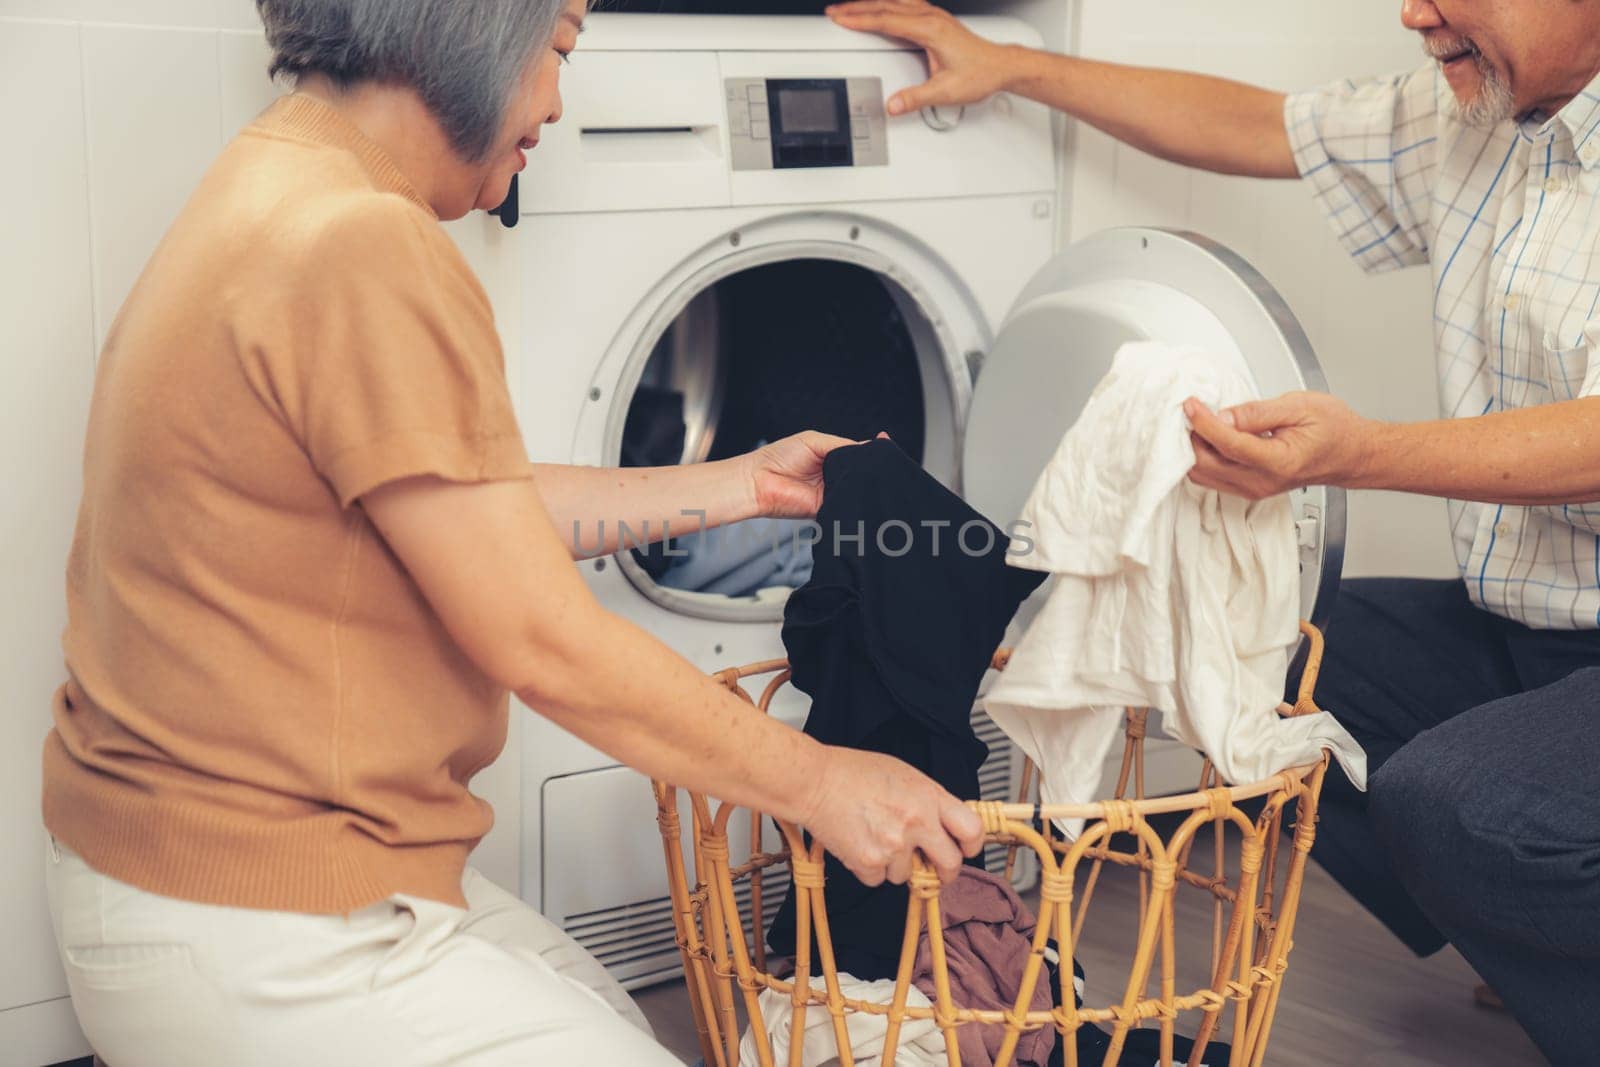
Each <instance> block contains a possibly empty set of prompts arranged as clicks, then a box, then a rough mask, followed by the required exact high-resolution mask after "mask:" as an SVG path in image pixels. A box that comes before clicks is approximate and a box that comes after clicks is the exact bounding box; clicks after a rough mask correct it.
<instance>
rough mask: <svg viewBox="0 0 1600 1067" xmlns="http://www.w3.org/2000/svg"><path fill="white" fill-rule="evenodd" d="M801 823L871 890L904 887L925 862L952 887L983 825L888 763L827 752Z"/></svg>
mask: <svg viewBox="0 0 1600 1067" xmlns="http://www.w3.org/2000/svg"><path fill="white" fill-rule="evenodd" d="M824 751H825V752H826V758H825V759H824V761H823V772H822V774H821V776H820V777H819V778H818V780H817V783H816V788H815V789H814V790H813V791H812V795H811V797H810V798H809V801H808V802H807V804H806V805H805V806H804V811H805V815H804V817H803V818H802V820H801V821H802V823H803V824H804V825H805V827H806V829H808V830H810V831H811V833H812V834H814V835H815V836H816V838H817V840H819V841H821V842H822V846H823V847H824V848H826V849H827V850H828V851H829V852H830V853H832V854H833V855H834V856H836V857H837V858H838V859H839V861H840V862H842V863H843V864H844V865H845V866H846V867H848V868H849V869H850V873H852V874H854V875H855V876H856V877H857V878H859V879H860V880H861V881H862V882H863V883H864V884H866V885H869V886H870V885H879V884H880V883H882V882H884V881H890V882H896V883H899V882H904V881H906V880H907V879H908V878H910V877H911V864H912V857H913V855H914V854H915V853H918V852H920V853H922V855H923V857H924V858H925V859H926V860H927V861H928V862H929V863H930V864H932V865H933V868H934V869H935V870H936V871H938V872H939V877H940V879H942V880H943V881H944V882H946V883H949V882H950V881H952V880H953V879H954V878H955V877H956V876H957V875H958V874H959V873H960V871H961V859H962V857H963V856H975V855H977V854H978V850H979V849H981V848H982V847H983V823H982V822H981V821H980V820H979V818H978V816H977V815H976V814H974V813H973V811H972V809H970V808H968V807H967V806H966V805H965V804H963V803H961V801H959V800H957V799H956V798H955V797H953V796H951V795H950V794H949V793H947V792H945V790H944V789H942V788H941V787H940V786H939V785H938V783H936V782H934V781H933V779H931V778H929V777H927V776H926V775H924V774H923V773H922V772H920V771H918V770H916V769H915V768H913V767H911V766H909V765H908V764H905V763H902V762H901V761H899V760H897V759H893V758H891V757H889V756H882V755H879V754H877V753H875V752H858V751H856V750H855V749H849V748H837V747H829V748H827V749H825V750H824Z"/></svg>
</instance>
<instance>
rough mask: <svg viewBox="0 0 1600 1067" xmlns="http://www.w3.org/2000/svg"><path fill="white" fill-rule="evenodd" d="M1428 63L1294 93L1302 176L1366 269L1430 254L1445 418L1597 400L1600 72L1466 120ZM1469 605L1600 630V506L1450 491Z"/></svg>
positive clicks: (1414, 261) (1290, 110) (1549, 625)
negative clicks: (1536, 107) (1522, 503)
mask: <svg viewBox="0 0 1600 1067" xmlns="http://www.w3.org/2000/svg"><path fill="white" fill-rule="evenodd" d="M1449 97H1450V88H1449V86H1448V85H1447V84H1446V83H1445V81H1444V78H1443V76H1442V75H1441V74H1440V73H1439V72H1438V69H1437V66H1436V65H1435V64H1433V63H1429V64H1427V66H1425V67H1423V68H1421V69H1420V70H1416V71H1414V72H1412V73H1410V74H1405V75H1401V76H1398V77H1393V78H1383V79H1376V80H1372V81H1366V82H1349V81H1346V82H1341V83H1339V84H1337V85H1333V86H1329V87H1327V88H1325V89H1321V90H1317V91H1313V92H1308V93H1302V94H1298V95H1294V96H1291V97H1290V98H1289V100H1288V102H1287V104H1286V105H1285V109H1284V121H1285V124H1286V126H1287V128H1288V131H1289V140H1290V143H1291V144H1292V145H1293V147H1294V155H1295V162H1296V164H1297V165H1298V166H1299V168H1300V174H1301V176H1302V177H1304V178H1305V179H1306V180H1307V181H1309V182H1310V183H1311V185H1312V188H1313V189H1314V190H1315V191H1316V195H1317V198H1318V200H1319V201H1320V202H1321V203H1322V206H1323V207H1324V208H1325V209H1326V210H1327V212H1328V216H1329V218H1330V220H1331V221H1332V223H1333V226H1334V229H1335V230H1336V231H1337V232H1338V234H1339V239H1340V241H1341V242H1343V244H1344V246H1345V248H1346V249H1347V250H1348V251H1349V252H1350V254H1351V255H1352V256H1354V257H1355V259H1356V261H1357V262H1358V263H1360V264H1361V266H1362V267H1363V268H1364V269H1366V270H1368V271H1374V272H1376V271H1383V270H1392V269H1394V268H1396V267H1409V266H1418V265H1421V264H1424V263H1427V264H1429V265H1430V266H1431V267H1432V269H1433V331H1434V349H1435V354H1436V357H1437V360H1438V370H1439V402H1440V407H1441V410H1442V411H1443V413H1444V414H1445V415H1446V416H1448V417H1452V418H1454V417H1461V416H1473V415H1484V414H1487V413H1489V412H1491V411H1510V410H1513V409H1516V408H1525V407H1531V406H1533V405H1536V404H1549V403H1556V402H1559V401H1563V400H1572V399H1574V398H1577V397H1587V396H1595V395H1600V358H1592V356H1591V354H1592V353H1594V352H1595V349H1596V347H1597V346H1600V78H1596V79H1595V80H1594V81H1593V82H1590V83H1589V85H1588V86H1587V87H1586V88H1585V89H1584V91H1583V92H1581V93H1579V94H1578V96H1576V97H1575V98H1573V100H1572V101H1571V102H1570V103H1568V104H1567V106H1566V107H1564V108H1562V109H1561V110H1560V112H1558V113H1557V114H1555V115H1554V116H1539V115H1536V116H1532V117H1529V118H1527V119H1524V120H1523V121H1521V122H1507V123H1502V124H1501V125H1499V126H1497V127H1495V128H1493V129H1476V128H1473V127H1469V126H1464V125H1462V124H1461V123H1459V122H1457V121H1454V120H1453V119H1452V117H1451V115H1450V112H1449V110H1448V109H1447V108H1446V107H1445V106H1444V102H1445V101H1446V100H1447V99H1448V98H1449ZM1449 513H1450V526H1451V537H1452V541H1453V542H1454V545H1455V553H1456V561H1457V563H1459V565H1460V567H1461V576H1462V578H1463V580H1464V581H1465V582H1466V585H1467V591H1468V593H1469V594H1470V596H1471V597H1472V599H1473V602H1474V603H1476V604H1477V605H1478V606H1480V607H1482V608H1486V609H1488V610H1489V611H1492V612H1494V613H1496V614H1498V615H1503V616H1505V617H1506V618H1509V619H1515V620H1517V621H1518V622H1522V623H1525V624H1527V625H1528V626H1532V627H1538V628H1544V629H1593V628H1596V627H1600V536H1597V535H1600V504H1569V505H1553V506H1546V507H1513V506H1510V505H1500V504H1475V503H1468V502H1463V501H1458V500H1452V501H1450V502H1449Z"/></svg>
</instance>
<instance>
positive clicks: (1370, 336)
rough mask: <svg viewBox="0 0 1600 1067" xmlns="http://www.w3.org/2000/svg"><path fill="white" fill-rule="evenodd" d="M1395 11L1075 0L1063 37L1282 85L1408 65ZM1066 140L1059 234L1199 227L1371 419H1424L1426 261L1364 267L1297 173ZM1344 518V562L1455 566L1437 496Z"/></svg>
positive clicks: (1081, 46) (1083, 50) (1378, 502)
mask: <svg viewBox="0 0 1600 1067" xmlns="http://www.w3.org/2000/svg"><path fill="white" fill-rule="evenodd" d="M1399 10H1400V4H1399V0H1389V2H1383V3H1356V4H1349V3H1340V4H1327V3H1285V2H1283V0H1162V2H1160V3H1151V2H1144V3H1130V2H1128V0H1077V3H1076V10H1075V12H1074V18H1075V26H1074V40H1075V47H1076V50H1077V51H1078V52H1079V53H1080V54H1082V55H1085V56H1090V57H1092V58H1095V59H1104V60H1110V61H1113V62H1119V63H1133V64H1140V65H1146V66H1170V67H1178V68H1182V69H1187V70H1198V71H1204V72H1206V73H1209V74H1217V75H1221V76H1224V77H1229V78H1236V79H1238V80H1241V81H1246V82H1251V83H1254V84H1258V85H1264V86H1268V87H1271V88H1275V89H1280V90H1293V89H1299V88H1309V87H1312V86H1316V85H1320V84H1322V83H1324V82H1327V81H1332V80H1334V79H1336V78H1341V77H1359V76H1363V75H1370V74H1380V73H1387V72H1391V71H1399V70H1407V69H1410V68H1412V67H1415V66H1417V65H1418V64H1419V63H1420V62H1421V61H1422V52H1421V49H1420V48H1419V46H1418V45H1417V42H1416V37H1415V34H1412V33H1409V32H1407V31H1406V30H1404V29H1402V28H1401V26H1400V21H1399ZM1070 145H1071V148H1072V155H1071V159H1070V161H1069V163H1068V169H1069V182H1070V184H1069V187H1068V188H1069V194H1070V199H1069V201H1068V209H1067V225H1068V227H1069V236H1083V235H1086V234H1089V233H1092V232H1094V231H1096V230H1100V229H1104V228H1105V227H1108V226H1120V225H1130V224H1142V225H1159V226H1174V227H1181V228H1184V229H1191V230H1196V231H1198V232H1200V233H1203V234H1206V235H1207V236H1210V237H1213V238H1215V239H1217V240H1219V241H1221V242H1223V243H1224V244H1227V245H1229V246H1231V247H1232V248H1233V249H1234V250H1236V251H1237V252H1239V253H1240V254H1241V255H1243V256H1244V257H1245V258H1246V259H1247V260H1249V261H1250V262H1251V263H1252V264H1254V265H1255V266H1256V268H1257V269H1259V270H1260V271H1261V272H1262V273H1263V274H1265V275H1266V276H1267V278H1268V279H1269V280H1271V281H1272V283H1273V284H1274V285H1276V286H1277V287H1278V288H1279V289H1280V290H1281V291H1282V292H1283V294H1284V296H1285V298H1286V299H1287V300H1288V302H1289V306H1290V307H1291V308H1293V309H1294V311H1295V314H1296V315H1297V316H1299V318H1300V321H1301V322H1302V324H1304V326H1305V329H1306V332H1307V333H1308V334H1309V335H1310V337H1311V341H1312V343H1313V344H1314V345H1315V346H1316V349H1317V353H1318V356H1319V358H1320V359H1321V361H1322V365H1323V369H1324V370H1325V371H1326V373H1327V376H1328V381H1329V384H1330V386H1331V388H1332V390H1333V392H1335V393H1337V394H1338V395H1340V396H1342V397H1344V398H1345V399H1346V400H1347V401H1349V402H1350V403H1351V404H1352V405H1353V406H1354V407H1355V409H1356V410H1357V411H1359V412H1361V413H1362V414H1364V415H1369V416H1373V417H1376V418H1383V419H1391V420H1413V419H1429V418H1433V417H1435V414H1436V410H1437V399H1436V397H1437V394H1436V390H1435V382H1434V372H1433V347H1432V335H1431V304H1430V299H1429V285H1428V280H1427V272H1426V270H1425V269H1423V270H1411V271H1407V272H1403V273H1397V274H1386V275H1382V276H1378V277H1371V278H1369V277H1367V276H1366V275H1364V274H1362V273H1361V271H1360V270H1359V269H1357V268H1356V266H1355V265H1354V264H1353V263H1352V262H1351V261H1350V259H1349V257H1348V256H1347V255H1346V254H1345V253H1344V252H1343V251H1342V250H1341V249H1340V248H1339V246H1338V244H1337V242H1335V240H1334V239H1333V235H1332V230H1331V229H1330V228H1329V226H1328V225H1327V222H1326V221H1325V219H1324V218H1323V216H1322V214H1321V212H1320V210H1319V209H1318V208H1317V207H1316V205H1315V204H1314V203H1313V201H1312V199H1311V196H1310V192H1309V190H1308V189H1306V188H1305V187H1304V186H1302V185H1301V184H1300V183H1298V182H1264V181H1254V180H1251V179H1245V178H1223V177H1218V176H1216V175H1211V174H1203V173H1198V172H1194V171H1188V170H1185V169H1183V168H1181V167H1176V166H1173V165H1171V164H1168V163H1162V162H1160V161H1158V160H1155V159H1152V158H1150V157H1149V156H1146V155H1143V154H1142V153H1140V152H1137V151H1135V150H1133V149H1130V148H1127V147H1124V146H1122V145H1119V144H1117V143H1116V142H1115V141H1113V140H1112V139H1111V138H1109V137H1107V136H1105V135H1104V134H1102V133H1099V132H1098V131H1096V130H1093V129H1090V128H1089V127H1086V126H1081V125H1076V124H1075V125H1074V129H1073V131H1072V134H1071V138H1070ZM1350 520H1351V522H1350V535H1349V554H1348V557H1347V562H1346V565H1345V574H1347V575H1374V574H1400V575H1427V576H1454V575H1455V573H1456V572H1455V563H1454V560H1453V558H1452V556H1451V553H1450V544H1449V536H1448V532H1447V528H1446V523H1445V514H1444V505H1443V503H1442V502H1441V501H1438V500H1429V499H1425V498H1420V497H1405V496H1400V495H1398V494H1391V493H1356V494H1352V496H1351V500H1350Z"/></svg>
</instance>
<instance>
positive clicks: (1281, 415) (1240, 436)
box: [1183, 393, 1380, 500]
mask: <svg viewBox="0 0 1600 1067" xmlns="http://www.w3.org/2000/svg"><path fill="white" fill-rule="evenodd" d="M1183 411H1184V414H1185V415H1187V416H1188V417H1189V424H1190V425H1191V426H1192V427H1193V428H1194V432H1193V433H1192V434H1191V435H1190V437H1191V440H1193V442H1194V455H1195V463H1194V469H1193V470H1192V471H1190V472H1189V478H1190V480H1191V481H1193V482H1194V483H1195V484H1196V485H1201V486H1204V487H1205V488H1207V489H1217V490H1220V491H1222V492H1224V493H1232V494H1234V495H1235V496H1242V497H1246V498H1248V499H1250V500H1260V499H1262V498H1264V497H1269V496H1277V495H1278V494H1279V493H1286V492H1288V491H1289V490H1291V489H1299V488H1301V487H1303V486H1307V485H1338V486H1346V487H1354V486H1359V485H1360V483H1361V481H1362V479H1363V477H1364V476H1365V475H1366V473H1367V471H1368V470H1369V469H1370V467H1371V466H1372V462H1373V459H1374V451H1375V447H1374V439H1375V436H1376V434H1375V430H1376V428H1377V427H1378V426H1379V425H1380V424H1378V423H1374V422H1372V421H1371V420H1369V419H1364V418H1362V417H1361V416H1359V415H1357V414H1356V413H1355V412H1354V411H1351V410H1350V408H1349V406H1348V405H1347V404H1345V402H1344V401H1342V400H1340V399H1339V398H1337V397H1335V396H1331V395H1329V394H1327V393H1286V394H1284V395H1283V396H1280V397H1274V398H1273V399H1271V400H1255V401H1251V402H1250V403H1247V404H1239V405H1237V406H1235V407H1231V408H1228V409H1227V410H1225V411H1221V412H1212V411H1211V410H1210V409H1208V408H1207V407H1206V406H1205V405H1204V404H1202V403H1201V402H1200V401H1198V400H1195V399H1193V398H1191V399H1189V400H1188V401H1186V402H1185V403H1184V405H1183Z"/></svg>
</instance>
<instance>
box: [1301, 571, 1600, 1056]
mask: <svg viewBox="0 0 1600 1067" xmlns="http://www.w3.org/2000/svg"><path fill="white" fill-rule="evenodd" d="M1597 667H1600V632H1597V631H1593V630H1585V631H1569V630H1532V629H1529V628H1528V627H1526V626H1522V625H1520V624H1518V623H1515V622H1510V621H1508V620H1506V619H1502V618H1500V617H1498V616H1495V615H1491V614H1489V613H1488V612H1485V611H1482V610H1480V609H1478V608H1476V607H1474V606H1473V605H1472V603H1471V601H1470V600H1468V598H1467V594H1466V590H1465V589H1464V588H1463V587H1462V584H1461V583H1460V582H1459V581H1419V580H1407V579H1364V580H1361V579H1358V580H1354V581H1347V582H1345V583H1344V587H1343V590H1342V591H1341V594H1340V597H1339V601H1338V603H1337V604H1336V605H1335V607H1334V612H1333V617H1332V619H1331V621H1330V623H1329V627H1328V651H1327V656H1326V659H1325V660H1324V664H1323V669H1322V677H1321V681H1320V683H1319V684H1318V687H1317V702H1318V703H1319V704H1320V705H1321V706H1322V707H1325V708H1327V709H1328V710H1329V711H1331V712H1333V714H1334V716H1335V717H1337V718H1338V719H1339V721H1340V722H1342V723H1343V724H1344V725H1345V727H1346V728H1347V729H1349V731H1350V732H1351V734H1353V735H1354V736H1355V739H1356V740H1357V741H1359V742H1361V744H1362V745H1363V747H1365V748H1366V750H1367V761H1368V768H1369V782H1368V785H1369V788H1370V790H1371V791H1370V792H1369V793H1365V794H1363V793H1360V792H1358V791H1356V790H1355V789H1354V788H1353V787H1352V786H1351V785H1350V783H1349V781H1348V780H1347V779H1345V777H1344V775H1343V774H1342V773H1340V772H1339V770H1338V768H1337V766H1335V767H1334V768H1333V769H1332V770H1330V771H1329V773H1328V778H1327V782H1326V784H1325V786H1324V788H1323V794H1322V804H1321V807H1320V808H1319V817H1318V820H1317V823H1318V825H1317V837H1316V843H1315V846H1314V848H1313V850H1312V853H1311V854H1312V857H1313V858H1314V859H1316V860H1317V861H1318V862H1319V863H1321V864H1322V866H1323V868H1324V869H1325V870H1327V871H1328V873H1329V874H1331V875H1333V877H1334V878H1335V879H1337V880H1338V881H1339V882H1340V883H1341V884H1342V885H1343V886H1344V887H1345V888H1346V889H1347V890H1349V891H1350V893H1351V894H1352V895H1353V896H1355V898H1356V899H1357V900H1358V901H1360V902H1361V903H1362V904H1363V905H1364V906H1365V907H1366V908H1367V909H1368V910H1369V911H1371V912H1372V913H1373V914H1374V915H1376V916H1377V917H1378V918H1379V919H1381V920H1382V921H1383V922H1384V924H1385V925H1387V926H1388V927H1389V929H1390V930H1392V931H1393V932H1394V933H1395V935H1396V936H1398V937H1399V938H1400V939H1401V940H1403V941H1404V942H1405V943H1406V944H1407V945H1408V946H1409V947H1410V948H1411V949H1412V950H1413V951H1414V952H1416V953H1417V954H1418V955H1427V954H1429V953H1432V952H1434V951H1437V950H1438V949H1439V948H1440V947H1442V946H1443V945H1444V943H1445V941H1446V940H1447V939H1448V940H1449V941H1450V942H1451V943H1452V944H1454V945H1455V946H1456V948H1457V949H1459V950H1460V952H1461V954H1462V955H1463V956H1465V957H1466V958H1467V960H1468V962H1470V963H1471V964H1472V965H1473V967H1474V968H1476V969H1477V971H1478V973H1479V974H1480V975H1482V976H1483V977H1484V979H1485V980H1486V981H1488V982H1489V983H1490V984H1491V985H1492V986H1494V988H1495V989H1496V991H1498V992H1499V994H1500V995H1501V997H1502V998H1503V999H1504V1001H1505V1004H1506V1007H1507V1008H1508V1009H1509V1010H1510V1011H1511V1012H1512V1014H1513V1015H1515V1016H1516V1018H1517V1021H1518V1022H1520V1023H1521V1024H1522V1026H1523V1028H1524V1029H1526V1030H1527V1031H1528V1033H1529V1035H1530V1036H1531V1037H1532V1038H1533V1040H1534V1041H1535V1042H1536V1043H1537V1044H1538V1045H1539V1047H1540V1049H1541V1050H1542V1051H1543V1052H1544V1054H1545V1055H1546V1056H1548V1057H1549V1058H1550V1059H1551V1061H1552V1062H1554V1063H1555V1064H1557V1065H1558V1067H1566V1065H1569V1064H1592V1063H1594V1062H1595V1055H1596V1054H1595V1049H1597V1048H1600V1014H1597V1013H1596V1011H1595V1007H1596V1005H1600V669H1595V668H1597ZM1374 835H1375V836H1376V837H1377V840H1378V842H1379V843H1380V845H1381V846H1382V847H1380V848H1373V847H1372V844H1373V837H1374ZM1462 995H1463V996H1465V995H1466V994H1465V991H1463V994H1462Z"/></svg>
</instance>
